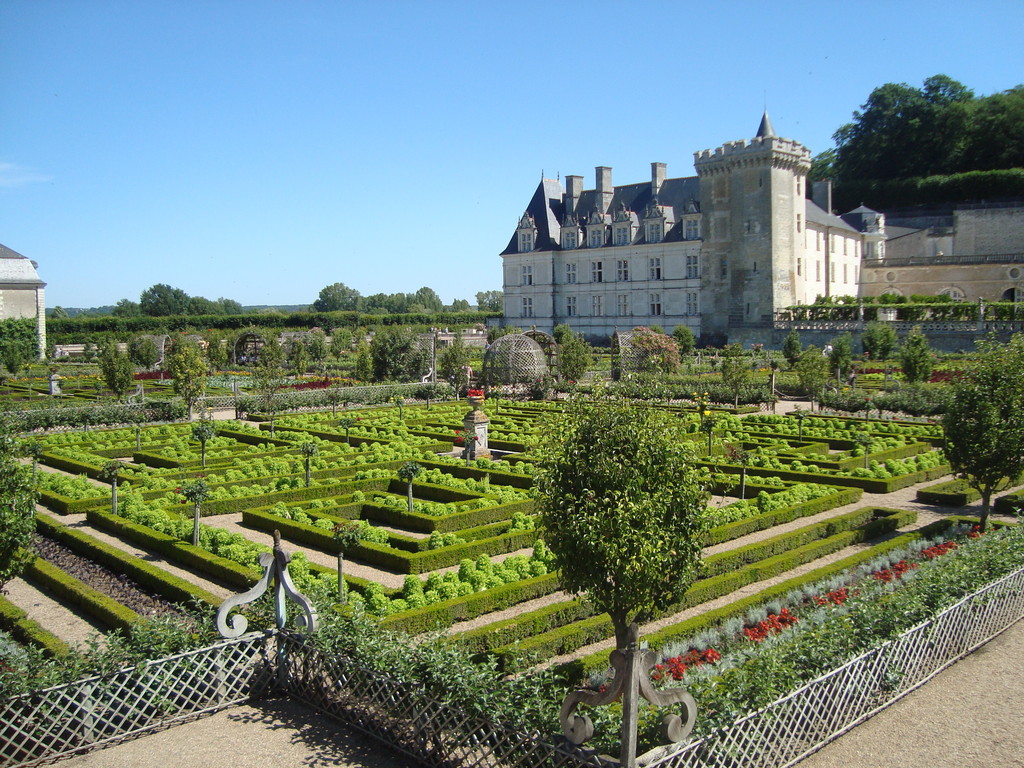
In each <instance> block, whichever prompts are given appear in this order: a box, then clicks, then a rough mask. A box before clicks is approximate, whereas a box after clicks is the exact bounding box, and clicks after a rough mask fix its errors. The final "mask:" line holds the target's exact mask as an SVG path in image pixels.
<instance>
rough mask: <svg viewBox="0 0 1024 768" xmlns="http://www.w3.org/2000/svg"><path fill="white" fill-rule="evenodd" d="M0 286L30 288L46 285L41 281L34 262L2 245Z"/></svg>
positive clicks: (0, 246) (0, 249) (0, 248)
mask: <svg viewBox="0 0 1024 768" xmlns="http://www.w3.org/2000/svg"><path fill="white" fill-rule="evenodd" d="M0 285H17V286H25V287H29V286H43V285H46V283H44V282H43V281H42V280H40V279H39V275H38V274H37V273H36V265H35V263H34V262H32V261H30V260H29V259H27V258H25V257H24V256H22V255H21V254H20V253H18V252H17V251H12V250H11V249H10V248H8V247H7V246H6V245H0Z"/></svg>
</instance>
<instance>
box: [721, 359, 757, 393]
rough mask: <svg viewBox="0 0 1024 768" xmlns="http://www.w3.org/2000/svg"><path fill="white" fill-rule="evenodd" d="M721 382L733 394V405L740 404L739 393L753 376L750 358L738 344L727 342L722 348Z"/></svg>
mask: <svg viewBox="0 0 1024 768" xmlns="http://www.w3.org/2000/svg"><path fill="white" fill-rule="evenodd" d="M721 370H722V384H724V385H725V388H726V389H728V390H729V391H730V392H731V393H732V396H733V399H734V401H735V405H736V406H739V404H740V393H741V392H742V391H743V388H744V387H745V386H747V384H749V383H750V379H751V377H752V376H753V371H752V370H751V364H750V358H749V357H748V356H747V355H746V354H744V352H743V347H742V345H740V344H729V345H727V346H726V347H725V349H723V350H722V368H721Z"/></svg>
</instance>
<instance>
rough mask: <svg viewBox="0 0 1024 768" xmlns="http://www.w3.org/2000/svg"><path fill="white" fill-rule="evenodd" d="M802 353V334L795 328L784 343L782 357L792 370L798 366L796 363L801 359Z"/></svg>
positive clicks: (787, 335)
mask: <svg viewBox="0 0 1024 768" xmlns="http://www.w3.org/2000/svg"><path fill="white" fill-rule="evenodd" d="M802 352H803V346H802V345H801V344H800V333H799V332H798V331H797V330H796V328H794V329H793V330H791V331H790V332H789V333H788V334H786V338H785V340H784V341H783V342H782V356H783V357H785V358H786V362H787V363H789V367H790V368H792V367H794V366H795V365H796V361H797V360H799V359H800V355H801V353H802Z"/></svg>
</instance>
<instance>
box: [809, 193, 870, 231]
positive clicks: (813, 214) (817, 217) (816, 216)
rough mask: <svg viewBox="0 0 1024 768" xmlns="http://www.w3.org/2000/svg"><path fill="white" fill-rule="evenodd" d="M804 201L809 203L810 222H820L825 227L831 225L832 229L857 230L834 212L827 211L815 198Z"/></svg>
mask: <svg viewBox="0 0 1024 768" xmlns="http://www.w3.org/2000/svg"><path fill="white" fill-rule="evenodd" d="M804 202H805V203H807V223H808V224H819V225H821V226H823V227H831V228H832V229H844V230H846V231H847V232H854V233H856V232H857V230H856V229H854V228H853V227H851V226H850V225H849V224H847V223H846V222H845V221H843V220H842V219H841V218H839V217H838V216H836V215H835V214H834V213H826V212H825V209H824V208H822V207H821V206H819V205H818V204H817V203H815V202H814V201H813V200H804Z"/></svg>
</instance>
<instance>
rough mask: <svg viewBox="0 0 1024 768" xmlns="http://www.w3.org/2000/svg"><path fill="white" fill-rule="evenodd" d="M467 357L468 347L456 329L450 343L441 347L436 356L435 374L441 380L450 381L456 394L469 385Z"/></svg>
mask: <svg viewBox="0 0 1024 768" xmlns="http://www.w3.org/2000/svg"><path fill="white" fill-rule="evenodd" d="M469 359H470V358H469V348H468V347H467V346H466V343H465V342H464V341H463V340H462V332H461V331H456V332H455V338H454V339H452V343H451V344H449V345H448V346H447V347H445V348H444V349H442V350H441V354H440V355H438V358H437V375H438V376H440V377H441V379H442V381H448V382H451V384H452V386H453V387H455V392H456V394H458V393H459V392H462V391H463V390H465V389H466V388H467V387H468V386H469V376H468V375H467V373H466V368H467V367H468V366H469Z"/></svg>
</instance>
